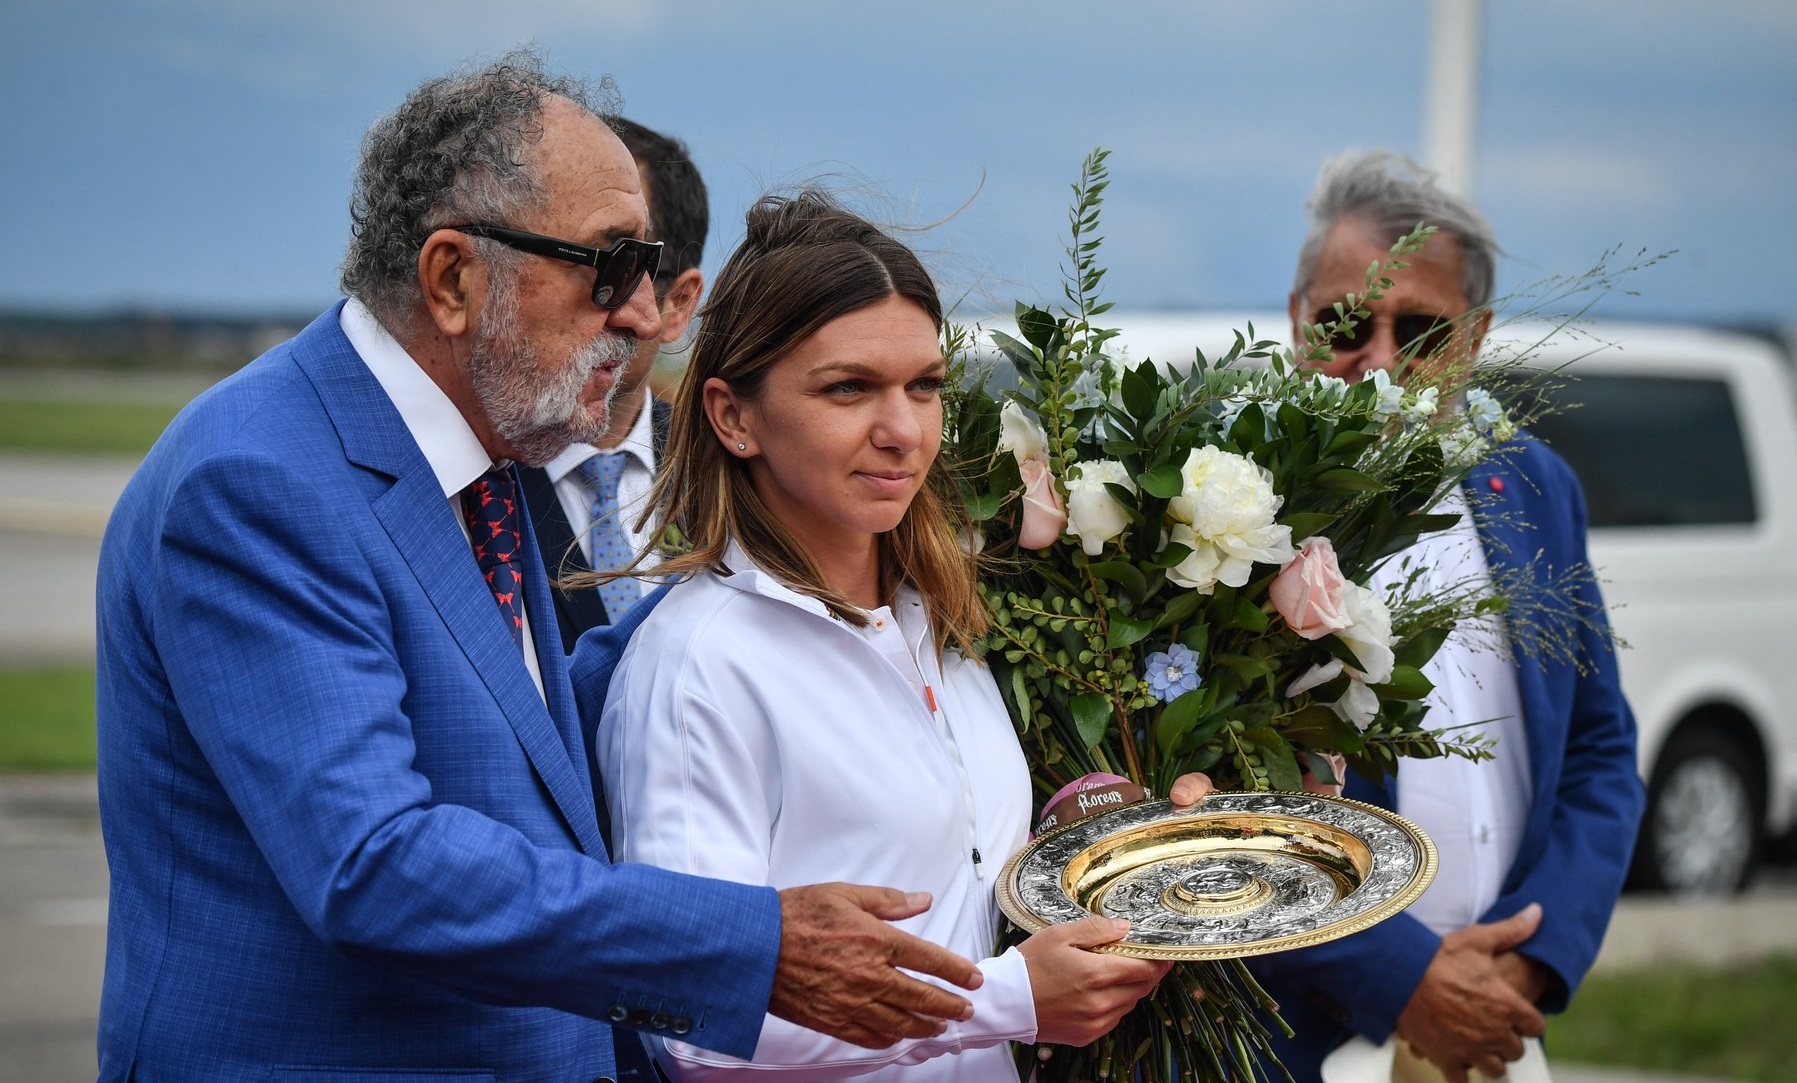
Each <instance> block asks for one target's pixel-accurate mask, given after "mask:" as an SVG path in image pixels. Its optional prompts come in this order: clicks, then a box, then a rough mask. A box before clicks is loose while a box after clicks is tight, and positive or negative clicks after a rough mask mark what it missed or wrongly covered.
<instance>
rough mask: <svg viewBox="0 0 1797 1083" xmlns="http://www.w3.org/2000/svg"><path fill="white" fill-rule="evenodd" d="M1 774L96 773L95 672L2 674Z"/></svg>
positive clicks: (56, 669) (60, 669)
mask: <svg viewBox="0 0 1797 1083" xmlns="http://www.w3.org/2000/svg"><path fill="white" fill-rule="evenodd" d="M0 704H3V705H4V711H5V718H6V721H5V722H4V723H0V772H19V771H91V770H93V768H94V667H93V666H45V667H29V668H27V667H17V668H14V667H6V668H0Z"/></svg>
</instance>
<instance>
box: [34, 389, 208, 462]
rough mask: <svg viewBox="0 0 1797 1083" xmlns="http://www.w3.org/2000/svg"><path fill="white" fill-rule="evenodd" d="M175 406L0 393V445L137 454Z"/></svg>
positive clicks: (153, 439)
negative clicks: (2, 395)
mask: <svg viewBox="0 0 1797 1083" xmlns="http://www.w3.org/2000/svg"><path fill="white" fill-rule="evenodd" d="M179 410H180V407H179V406H178V405H171V404H165V403H124V402H77V401H54V402H41V401H36V400H29V399H0V449H4V450H9V451H50V452H74V453H77V454H109V455H141V454H143V453H144V452H146V451H148V450H149V449H150V445H151V444H153V443H155V442H156V438H157V437H158V436H160V435H162V430H163V429H166V428H168V423H169V422H170V421H171V420H173V419H174V416H175V414H176V413H177V412H178V411H179Z"/></svg>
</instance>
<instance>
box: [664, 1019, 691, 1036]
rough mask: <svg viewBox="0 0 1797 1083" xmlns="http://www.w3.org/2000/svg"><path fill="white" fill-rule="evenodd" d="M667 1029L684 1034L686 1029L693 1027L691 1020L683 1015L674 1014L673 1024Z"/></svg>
mask: <svg viewBox="0 0 1797 1083" xmlns="http://www.w3.org/2000/svg"><path fill="white" fill-rule="evenodd" d="M669 1029H671V1030H672V1031H673V1032H674V1033H675V1034H685V1033H686V1032H687V1031H689V1030H691V1029H693V1021H692V1020H691V1019H688V1018H687V1017H686V1016H684V1015H680V1016H675V1017H674V1025H673V1026H672V1027H671V1028H669Z"/></svg>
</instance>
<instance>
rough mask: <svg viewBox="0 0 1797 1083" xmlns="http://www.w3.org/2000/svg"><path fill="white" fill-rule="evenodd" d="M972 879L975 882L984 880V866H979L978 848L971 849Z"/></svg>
mask: <svg viewBox="0 0 1797 1083" xmlns="http://www.w3.org/2000/svg"><path fill="white" fill-rule="evenodd" d="M973 877H974V879H976V880H984V879H985V878H986V866H984V865H982V864H980V848H979V847H978V846H975V847H974V848H973Z"/></svg>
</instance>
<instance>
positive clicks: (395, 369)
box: [337, 297, 544, 695]
mask: <svg viewBox="0 0 1797 1083" xmlns="http://www.w3.org/2000/svg"><path fill="white" fill-rule="evenodd" d="M337 324H338V326H340V327H342V328H343V334H344V337H346V338H348V339H349V344H350V345H351V346H354V347H355V348H356V353H358V354H360V355H361V357H362V363H363V364H364V365H367V366H368V371H369V372H370V373H372V374H373V375H374V378H375V382H377V383H379V384H380V385H381V390H383V391H385V392H386V393H387V397H388V398H389V399H392V400H393V408H394V409H396V410H398V411H399V417H400V420H401V421H404V422H405V424H406V431H407V432H409V433H411V434H412V439H413V440H414V441H416V442H417V444H418V450H419V451H421V452H423V453H424V461H425V462H427V463H429V464H430V468H431V472H432V473H433V474H435V475H437V484H438V485H440V486H442V488H443V495H444V497H446V498H447V499H448V500H449V507H450V511H451V512H452V513H453V514H454V516H455V521H456V523H457V524H458V525H460V526H461V528H462V535H463V537H468V520H467V519H466V517H465V516H464V515H463V514H462V490H463V489H466V488H467V487H468V486H469V485H471V484H473V483H474V482H475V481H476V480H478V479H479V478H480V476H481V475H482V474H485V473H486V472H487V471H489V470H491V469H493V468H494V466H496V465H497V464H496V463H494V462H493V460H492V459H490V458H488V457H487V449H486V448H484V447H482V446H481V442H480V437H478V436H476V435H474V429H473V428H472V427H471V426H469V424H468V419H467V418H465V417H463V416H462V412H461V411H460V410H458V409H456V406H455V403H453V402H450V401H449V396H448V395H445V394H444V393H443V389H442V388H440V387H438V386H437V383H436V381H435V380H432V379H431V378H430V377H429V376H428V375H426V374H425V371H424V370H423V369H422V368H420V367H418V362H416V361H414V360H412V355H411V354H409V353H407V352H406V349H405V347H404V346H401V345H400V344H399V341H398V340H397V339H395V338H394V337H393V336H392V335H390V334H388V333H387V329H386V328H385V327H382V326H381V325H380V321H378V320H376V319H375V318H374V313H372V312H370V311H368V309H367V308H366V307H365V306H364V305H363V304H362V302H360V301H358V300H356V299H355V298H353V297H352V298H350V299H349V300H348V301H346V302H345V303H344V305H343V311H342V313H341V314H340V315H339V316H338V317H337ZM468 553H469V556H470V557H472V556H473V555H474V549H473V541H472V539H471V540H470V541H469V550H468ZM497 608H498V604H497V603H495V610H497ZM518 612H519V615H521V616H523V617H524V664H525V666H527V667H528V668H529V669H530V679H531V680H532V681H533V682H535V683H536V686H537V694H538V695H543V694H544V693H543V672H542V669H541V667H539V666H538V664H537V649H536V644H535V642H534V641H533V640H532V639H531V636H530V615H529V614H528V613H525V612H524V607H523V606H519V607H518Z"/></svg>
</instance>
